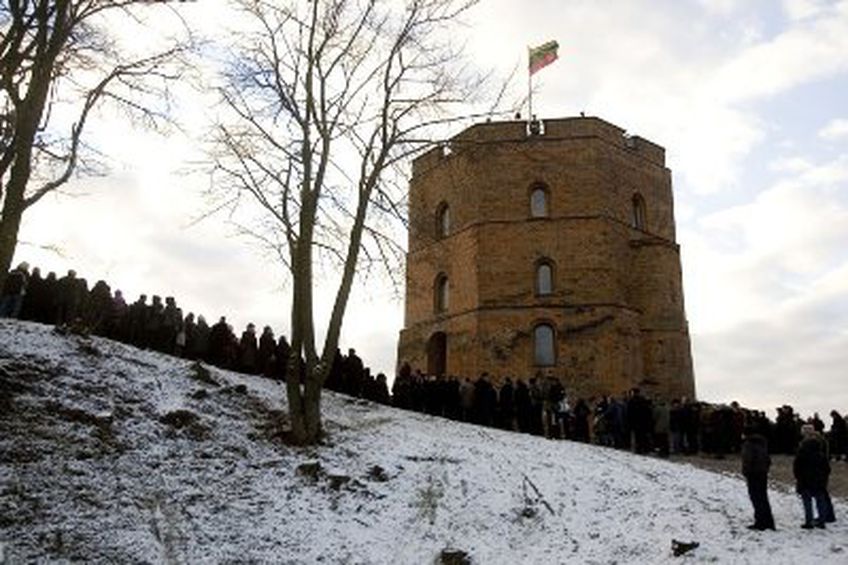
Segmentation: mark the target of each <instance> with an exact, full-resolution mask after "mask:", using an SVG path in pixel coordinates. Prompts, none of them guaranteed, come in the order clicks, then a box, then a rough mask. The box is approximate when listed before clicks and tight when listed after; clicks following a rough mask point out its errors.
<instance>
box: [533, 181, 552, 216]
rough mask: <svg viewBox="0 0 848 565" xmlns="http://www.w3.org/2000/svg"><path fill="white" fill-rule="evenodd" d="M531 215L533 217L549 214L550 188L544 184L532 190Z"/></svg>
mask: <svg viewBox="0 0 848 565" xmlns="http://www.w3.org/2000/svg"><path fill="white" fill-rule="evenodd" d="M530 216H531V217H533V218H546V217H547V216H548V189H547V188H545V187H544V186H543V185H536V186H534V187H533V190H531V191H530Z"/></svg>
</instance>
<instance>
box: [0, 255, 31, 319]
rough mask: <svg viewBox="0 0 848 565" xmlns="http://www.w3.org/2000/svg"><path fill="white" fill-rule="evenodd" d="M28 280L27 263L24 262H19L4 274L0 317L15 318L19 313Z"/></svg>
mask: <svg viewBox="0 0 848 565" xmlns="http://www.w3.org/2000/svg"><path fill="white" fill-rule="evenodd" d="M28 280H29V265H28V264H26V263H21V264H20V265H18V266H17V268H15V269H14V270H12V271H9V274H8V275H6V282H5V283H4V284H3V292H2V293H0V318H17V317H19V316H20V315H21V307H22V306H23V304H24V295H26V291H27V281H28Z"/></svg>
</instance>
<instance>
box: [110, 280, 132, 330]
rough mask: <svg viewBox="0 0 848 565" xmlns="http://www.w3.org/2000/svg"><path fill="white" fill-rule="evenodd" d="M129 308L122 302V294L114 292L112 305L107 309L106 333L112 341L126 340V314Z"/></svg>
mask: <svg viewBox="0 0 848 565" xmlns="http://www.w3.org/2000/svg"><path fill="white" fill-rule="evenodd" d="M128 311H129V307H128V306H127V301H126V300H124V293H123V292H121V291H120V290H116V291H115V294H114V296H112V304H111V307H110V309H109V325H108V330H107V333H108V335H109V337H111V338H112V339H116V340H118V341H126V340H127V322H126V320H127V313H128Z"/></svg>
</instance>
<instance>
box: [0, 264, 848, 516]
mask: <svg viewBox="0 0 848 565" xmlns="http://www.w3.org/2000/svg"><path fill="white" fill-rule="evenodd" d="M0 317H12V318H20V319H23V320H30V321H35V322H41V323H47V324H55V325H69V324H78V325H81V326H82V327H84V328H86V331H88V332H89V333H92V334H94V335H99V336H103V337H108V338H111V339H114V340H117V341H121V342H124V343H128V344H132V345H135V346H137V347H141V348H148V349H153V350H156V351H160V352H162V353H167V354H171V355H177V356H180V357H184V358H187V359H195V360H203V361H205V362H208V363H210V364H213V365H216V366H218V367H221V368H225V369H232V370H237V371H241V372H245V373H250V374H257V375H264V376H266V377H269V378H274V379H279V380H285V379H286V378H287V365H288V363H287V361H288V359H289V353H290V351H291V349H290V347H289V344H288V342H287V340H286V337H285V336H280V337H279V338H276V337H275V335H274V332H273V330H272V329H271V328H270V327H269V326H265V327H264V328H263V330H262V333H261V335H259V336H257V335H256V327H255V326H254V324H252V323H251V324H248V325H247V327H246V328H245V330H244V331H243V333H242V334H241V338H238V337H237V336H236V334H235V333H234V331H233V328H232V326H231V325H229V324H228V323H227V319H226V317H224V316H222V317H221V318H220V319H219V320H218V322H216V323H215V324H213V325H211V326H210V325H208V324H207V322H206V320H205V318H204V317H203V316H201V315H198V316H195V315H194V313H192V312H189V313H188V314H186V315H185V316H183V312H182V310H181V309H180V308H179V307H178V306H177V302H176V300H175V299H174V298H173V297H170V296H169V297H166V298H165V300H164V302H163V301H162V298H161V297H160V296H158V295H154V296H152V298H151V301H150V302H149V303H148V302H147V296H146V295H144V294H142V295H141V296H139V297H138V299H137V300H136V301H135V302H133V303H131V304H128V303H127V302H126V301H125V299H124V297H123V294H122V293H121V291H120V290H115V291H114V292H113V291H112V290H111V288H110V286H109V285H108V284H107V283H106V282H105V281H103V280H99V281H97V282H96V283H95V284H94V286H92V287H91V289H90V290H89V288H88V283H87V281H86V280H85V279H84V278H80V277H78V276H77V274H76V272H75V271H73V270H70V271H68V273H67V274H66V275H65V276H63V277H61V278H58V277H57V276H56V274H55V273H53V272H51V273H48V274H47V276H44V277H42V275H41V272H40V270H39V269H38V268H37V267H36V268H34V269H32V271H31V272H30V270H29V265H28V264H27V263H22V264H21V265H19V266H18V267H17V268H15V269H13V270H12V271H10V272H9V273H8V275H7V277H6V280H5V283H4V285H3V288H2V292H0ZM298 378H299V379H301V380H302V378H303V375H302V374H301V375H298ZM325 387H326V388H328V389H330V390H333V391H336V392H341V393H345V394H348V395H351V396H354V397H360V398H365V399H368V400H373V401H375V402H379V403H382V404H387V405H394V406H396V407H398V408H402V409H407V410H414V411H418V412H424V413H427V414H431V415H434V416H441V417H444V418H450V419H454V420H458V421H463V422H472V423H476V424H479V425H483V426H491V427H498V428H501V429H504V430H511V431H515V432H521V433H528V434H536V435H540V436H544V437H547V438H551V439H570V440H574V441H580V442H592V443H596V444H599V445H603V446H608V447H613V448H618V449H632V450H633V451H635V452H636V453H642V454H645V453H656V454H659V455H661V456H668V455H669V454H681V455H694V454H698V453H706V454H712V455H713V456H715V457H718V458H721V457H724V456H725V455H727V454H730V453H741V459H742V464H743V469H742V470H743V475H744V476H745V477H746V480H747V481H748V488H749V494H750V497H751V501H752V504H753V505H754V509H755V523H754V524H753V525H752V526H751V527H752V528H753V529H758V530H763V529H773V528H774V520H773V518H772V517H771V509H770V507H769V506H768V497H767V490H766V489H767V487H766V482H767V474H768V468H769V465H770V454H775V453H778V454H790V455H791V454H795V468H794V471H795V476H796V480H797V490H798V492H799V494H800V495H801V498H802V501H803V504H804V511H805V523H804V527H806V528H811V527H824V524H825V523H826V522H829V521H832V520H833V519H834V516H833V507H832V504H831V503H830V497H829V495H828V494H827V477H828V476H829V474H830V461H831V460H834V459H835V460H840V459H843V460H846V461H848V425H846V420H845V418H843V416H842V415H841V414H840V413H839V412H838V411H836V410H833V411H831V412H830V419H831V422H830V426H829V429H827V430H826V425H825V423H824V421H823V420H822V419H821V418H820V417H819V415H818V414H814V415H813V416H812V417H810V418H807V419H806V420H804V419H802V418H801V416H800V415H799V414H798V413H797V412H796V411H795V410H794V409H793V408H792V407H791V406H788V405H784V406H781V407H779V408H778V409H777V416H776V418H775V420H774V421H772V420H770V419H769V418H768V417H767V416H766V414H765V413H764V412H761V411H756V410H749V409H746V408H743V407H741V406H740V405H739V404H738V403H736V402H732V403H730V404H728V405H723V404H722V405H716V404H709V403H705V402H697V401H694V400H688V399H686V398H681V399H675V400H672V401H671V402H668V401H666V400H665V399H663V398H662V397H656V398H651V397H649V396H647V395H645V394H643V392H642V391H641V390H640V389H638V388H633V389H632V390H629V391H627V392H626V393H625V394H623V395H621V396H619V397H614V396H603V397H599V398H587V399H584V398H572V397H570V396H569V395H568V394H567V391H566V390H565V388H564V387H563V385H562V383H561V382H560V381H559V380H558V379H556V378H553V377H545V376H543V375H542V374H537V375H536V376H534V377H531V378H529V379H527V380H526V382H525V380H524V379H523V378H511V377H507V378H504V379H502V380H501V381H500V384H497V383H496V382H495V380H494V379H492V378H491V377H490V375H488V374H486V373H484V374H482V375H480V376H479V377H478V378H476V379H474V380H472V379H469V378H467V377H465V378H459V377H453V376H433V375H425V374H423V373H421V372H420V371H418V370H413V369H412V368H411V367H410V366H409V365H408V364H404V365H402V366H401V368H400V370H399V371H398V374H397V376H396V378H395V380H394V383H393V386H392V389H391V395H390V394H389V389H388V383H387V378H386V376H385V375H384V374H382V373H379V374H377V375H376V376H374V375H372V374H371V370H370V369H369V368H367V367H366V366H365V365H364V363H363V361H362V359H360V358H359V357H358V356H357V354H356V351H355V350H353V349H350V350H348V353H347V355H342V354H341V352H339V351H337V352H336V357H335V359H334V361H333V364H332V367H331V369H330V372H329V375H328V377H327V379H326V382H325ZM813 502H815V504H816V509H817V513H818V517H817V518H815V519H814V518H813V512H812V506H813Z"/></svg>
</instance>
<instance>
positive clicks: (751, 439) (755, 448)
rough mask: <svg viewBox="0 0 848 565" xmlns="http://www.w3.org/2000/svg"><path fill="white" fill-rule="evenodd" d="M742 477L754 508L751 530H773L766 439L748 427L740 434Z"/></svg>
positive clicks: (769, 461)
mask: <svg viewBox="0 0 848 565" xmlns="http://www.w3.org/2000/svg"><path fill="white" fill-rule="evenodd" d="M741 450H742V476H744V477H745V483H746V484H747V485H748V497H749V498H750V499H751V505H752V506H753V507H754V523H753V524H751V525H750V526H748V529H751V530H774V529H775V528H774V516H773V515H772V513H771V504H769V499H768V472H769V467H771V457H769V452H768V442H767V441H766V438H765V437H763V436H762V435H760V434H759V433H757V431H756V430H755V429H754V428H752V427H748V428H745V430H744V431H743V433H742V447H741Z"/></svg>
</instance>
